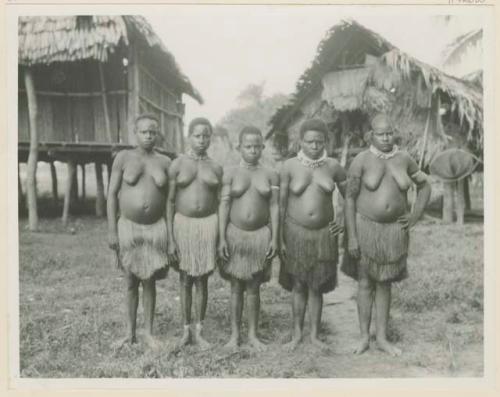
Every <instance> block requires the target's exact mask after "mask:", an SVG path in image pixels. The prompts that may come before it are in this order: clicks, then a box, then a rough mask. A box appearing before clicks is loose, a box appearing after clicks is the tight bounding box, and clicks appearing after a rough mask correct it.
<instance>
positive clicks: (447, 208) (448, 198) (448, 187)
mask: <svg viewBox="0 0 500 397" xmlns="http://www.w3.org/2000/svg"><path fill="white" fill-rule="evenodd" d="M454 184H455V182H443V222H444V223H452V222H453V212H454V211H453V191H454V186H453V185H454Z"/></svg>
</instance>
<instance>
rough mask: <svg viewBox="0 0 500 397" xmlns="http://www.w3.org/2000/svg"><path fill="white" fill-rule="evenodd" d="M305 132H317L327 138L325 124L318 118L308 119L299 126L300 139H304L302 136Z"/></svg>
mask: <svg viewBox="0 0 500 397" xmlns="http://www.w3.org/2000/svg"><path fill="white" fill-rule="evenodd" d="M307 131H318V132H322V133H323V135H324V136H325V139H327V138H328V127H327V126H326V123H325V122H324V121H323V120H321V119H318V118H315V119H308V120H306V121H304V122H303V123H302V124H301V126H300V138H301V139H302V138H304V135H305V133H306V132H307Z"/></svg>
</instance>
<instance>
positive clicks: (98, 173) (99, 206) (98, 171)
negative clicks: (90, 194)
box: [95, 162, 105, 217]
mask: <svg viewBox="0 0 500 397" xmlns="http://www.w3.org/2000/svg"><path fill="white" fill-rule="evenodd" d="M95 180H96V184H97V189H96V200H95V214H96V216H98V217H103V216H104V214H105V208H104V206H105V199H104V183H103V178H102V164H101V163H99V162H96V163H95Z"/></svg>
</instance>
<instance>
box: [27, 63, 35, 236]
mask: <svg viewBox="0 0 500 397" xmlns="http://www.w3.org/2000/svg"><path fill="white" fill-rule="evenodd" d="M24 84H25V86H26V94H27V98H28V113H29V120H30V122H29V125H30V151H29V155H28V164H27V165H28V167H27V178H26V196H27V198H28V218H29V230H31V231H36V230H38V208H37V200H36V168H37V163H38V131H37V119H38V106H37V101H36V92H35V83H34V79H33V73H32V71H31V69H30V68H27V69H26V71H25V73H24Z"/></svg>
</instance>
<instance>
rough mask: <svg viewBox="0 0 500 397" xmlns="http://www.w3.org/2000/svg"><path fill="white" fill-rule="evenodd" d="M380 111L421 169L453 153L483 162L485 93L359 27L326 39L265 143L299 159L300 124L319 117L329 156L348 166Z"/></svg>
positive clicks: (348, 26) (343, 27)
mask: <svg viewBox="0 0 500 397" xmlns="http://www.w3.org/2000/svg"><path fill="white" fill-rule="evenodd" d="M381 111H382V112H385V113H388V114H389V115H390V116H391V120H392V122H393V124H394V128H395V130H396V131H397V132H398V137H399V140H400V142H399V143H400V144H401V145H403V146H404V147H405V148H407V150H408V151H409V152H410V153H411V154H412V155H414V156H415V158H416V159H417V161H418V162H419V165H420V166H421V167H422V168H425V167H427V166H428V165H429V163H430V162H431V161H432V159H433V158H434V156H435V155H436V154H437V153H439V152H440V151H441V150H443V149H444V148H449V147H460V148H466V149H467V150H469V151H471V152H473V153H474V154H475V155H476V156H478V157H482V151H483V104H482V90H481V89H479V88H478V86H477V85H476V84H475V83H473V82H469V81H465V80H461V79H457V78H454V77H451V76H448V75H446V74H444V73H443V72H441V71H440V70H438V69H437V68H434V67H432V66H430V65H427V64H425V63H423V62H420V61H419V60H417V59H415V58H413V57H411V56H410V55H408V54H406V53H404V52H402V51H400V50H399V49H398V48H396V47H395V46H394V45H393V44H391V43H389V42H388V41H387V40H385V39H384V38H382V37H381V36H380V35H378V34H377V33H375V32H373V31H371V30H369V29H367V28H365V27H363V26H362V25H360V24H359V23H357V22H354V21H343V22H341V23H340V24H338V25H335V26H333V27H332V28H331V29H330V30H329V31H328V32H327V34H326V36H325V38H324V39H323V40H322V41H321V42H320V44H319V46H318V49H317V55H316V57H315V59H314V60H313V62H312V64H311V66H310V67H309V68H308V69H307V70H306V71H305V72H304V73H303V74H302V76H301V77H300V78H299V80H298V82H297V84H296V91H295V93H294V94H292V96H291V99H290V101H289V103H287V104H286V105H284V106H283V107H281V108H280V109H278V111H277V112H276V113H275V114H274V115H273V117H272V118H271V120H270V122H269V125H270V130H269V132H268V134H267V138H268V139H271V140H272V141H273V144H274V145H275V146H276V147H277V148H278V149H279V150H281V151H282V152H288V153H290V152H295V151H296V150H297V145H298V133H299V126H300V124H301V123H302V121H303V120H304V119H306V118H309V117H313V116H315V117H321V118H323V119H324V120H325V121H326V122H327V124H328V125H329V128H330V139H329V147H328V151H329V154H330V155H333V156H338V157H340V158H341V161H342V162H343V163H344V165H346V164H347V163H348V161H349V157H350V156H352V155H354V154H356V153H358V152H359V151H361V150H363V149H364V147H366V145H367V143H366V142H365V140H364V135H365V133H366V132H367V131H368V130H369V128H370V127H369V120H370V118H371V117H372V116H373V114H375V113H377V112H381Z"/></svg>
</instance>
